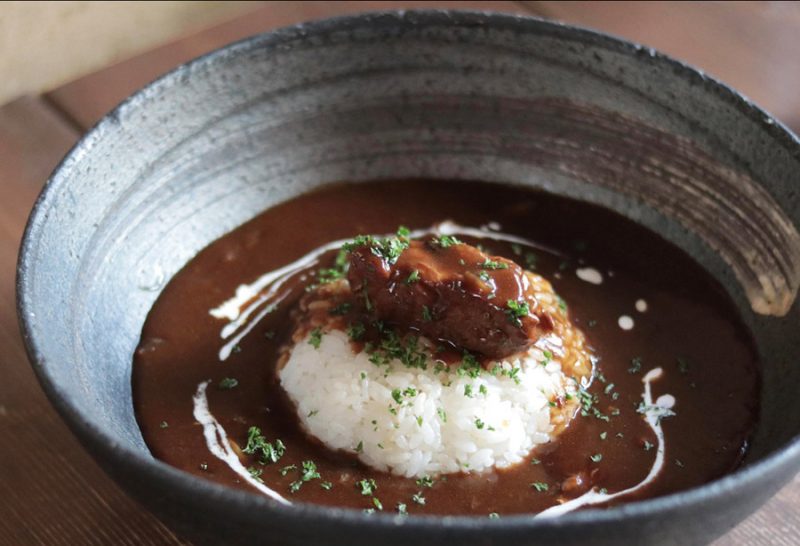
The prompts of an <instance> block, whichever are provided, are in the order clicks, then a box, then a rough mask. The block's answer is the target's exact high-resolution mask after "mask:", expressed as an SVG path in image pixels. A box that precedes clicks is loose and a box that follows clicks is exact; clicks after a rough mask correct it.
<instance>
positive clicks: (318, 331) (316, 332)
mask: <svg viewBox="0 0 800 546" xmlns="http://www.w3.org/2000/svg"><path fill="white" fill-rule="evenodd" d="M308 343H309V344H310V345H311V346H313V347H314V348H315V349H319V345H320V343H322V328H319V327H317V328H314V329H313V330H311V335H310V336H309V338H308Z"/></svg>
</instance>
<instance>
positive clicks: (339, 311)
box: [328, 302, 353, 317]
mask: <svg viewBox="0 0 800 546" xmlns="http://www.w3.org/2000/svg"><path fill="white" fill-rule="evenodd" d="M352 307H353V305H352V304H351V303H348V302H344V303H340V304H339V305H337V306H336V307H333V308H332V309H331V310H330V311H328V314H329V315H331V316H332V317H340V316H342V315H346V314H347V313H349V312H350V309H351V308H352Z"/></svg>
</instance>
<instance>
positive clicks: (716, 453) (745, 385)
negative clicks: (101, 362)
mask: <svg viewBox="0 0 800 546" xmlns="http://www.w3.org/2000/svg"><path fill="white" fill-rule="evenodd" d="M446 219H450V220H453V221H456V222H458V223H459V224H461V225H466V226H475V227H477V226H482V225H485V224H488V223H489V222H497V223H498V224H499V225H500V226H501V230H502V231H503V232H505V233H511V234H515V235H520V236H523V237H526V238H528V239H531V240H534V241H536V242H537V243H539V244H540V245H542V246H543V247H546V248H550V249H554V250H555V251H556V252H555V253H551V252H547V251H542V250H541V249H527V248H526V249H522V251H520V249H519V248H512V247H511V245H509V244H507V243H501V242H497V241H489V240H481V241H477V242H479V243H480V244H482V245H483V246H484V247H485V248H486V250H487V252H488V253H489V254H491V255H499V256H504V257H506V258H509V259H512V260H515V261H516V262H517V263H520V265H522V266H523V267H527V268H529V269H532V270H535V271H536V272H537V273H539V274H541V275H543V276H544V277H545V278H547V279H549V280H550V281H551V282H552V284H553V286H554V288H555V290H556V291H557V292H558V293H559V295H560V296H561V297H562V298H563V299H564V301H565V302H566V305H568V307H569V314H570V316H571V318H572V320H573V322H574V323H575V324H576V325H577V326H578V327H580V328H581V329H582V330H583V332H584V333H585V334H586V336H587V339H588V341H589V344H590V345H591V347H592V348H593V351H594V353H595V355H596V356H597V357H598V358H599V362H598V366H597V370H598V372H599V373H600V375H599V376H598V377H597V378H596V380H595V381H594V382H593V384H592V386H591V388H590V389H589V390H590V392H591V393H593V394H595V395H596V397H597V400H598V402H597V403H596V404H594V407H595V408H596V409H597V410H598V413H599V415H603V416H605V417H606V418H605V419H604V418H598V417H597V416H596V415H593V414H591V413H590V414H589V415H588V416H577V417H576V418H575V419H573V421H572V422H571V424H570V425H569V427H568V428H567V430H566V431H565V432H564V433H563V434H562V435H561V436H559V437H558V438H557V440H555V441H554V442H552V443H550V444H547V445H545V446H542V447H540V448H537V449H535V450H534V452H533V453H532V454H531V456H530V458H529V460H528V461H526V462H525V463H522V464H521V465H519V466H516V467H513V468H510V469H505V470H497V471H491V472H484V473H474V474H457V475H448V476H446V477H441V478H436V479H435V480H434V484H433V486H432V487H426V486H425V485H420V484H417V483H416V482H415V480H413V479H407V478H401V477H397V476H392V475H389V474H386V473H381V472H378V471H375V470H372V469H368V468H365V467H364V466H363V465H361V464H360V463H358V462H357V461H355V460H354V459H353V458H352V457H350V456H347V455H343V454H338V453H333V452H331V451H329V450H327V449H325V448H324V447H322V446H320V445H318V443H316V442H314V441H313V440H310V439H309V438H308V437H307V436H306V435H305V434H304V433H303V432H302V431H301V430H299V426H298V423H297V418H296V416H295V415H294V409H293V407H292V406H291V404H290V403H289V402H288V400H287V399H286V396H285V395H284V393H283V392H282V390H281V388H280V387H279V386H278V385H277V383H276V380H275V378H274V377H275V376H274V366H275V363H276V361H277V358H278V353H279V350H280V347H281V345H282V344H283V343H285V342H286V340H287V339H288V338H289V336H290V335H291V332H290V327H291V321H290V320H289V314H290V312H291V307H292V306H291V302H296V301H297V300H298V299H299V298H300V297H301V296H302V294H303V293H304V286H301V285H298V286H296V287H294V290H293V292H292V297H291V298H289V300H288V302H287V303H288V304H287V305H282V306H281V308H280V309H279V310H278V311H277V312H275V313H272V314H270V315H267V317H266V318H265V319H264V320H262V321H261V322H260V323H259V324H258V325H257V326H256V328H255V329H254V330H253V331H252V332H251V333H250V334H248V335H247V336H246V337H245V338H244V339H243V340H242V341H241V343H240V344H239V345H238V346H237V348H236V350H234V351H233V354H231V356H230V358H228V359H227V360H225V361H224V362H220V360H219V358H218V351H219V348H220V345H221V344H222V343H223V341H222V339H220V337H219V331H220V321H219V320H218V319H215V318H214V317H212V316H210V315H209V310H210V309H212V308H214V307H216V306H218V305H219V304H220V303H221V302H222V301H225V300H227V299H228V298H229V297H230V296H231V295H232V294H233V293H234V292H235V290H236V287H237V286H239V285H240V284H243V283H247V282H251V281H252V280H254V279H255V278H257V277H259V276H260V275H261V274H262V273H264V272H266V271H270V270H274V269H277V268H279V267H281V266H283V265H285V264H286V263H289V262H291V261H293V260H295V259H297V258H299V257H300V256H302V255H303V254H305V253H306V252H308V251H310V250H312V249H313V248H316V247H319V246H321V245H323V244H325V243H328V242H330V241H332V240H337V239H343V238H348V237H353V236H355V235H357V234H363V233H391V232H394V230H395V229H396V228H397V226H398V225H406V226H409V227H412V228H420V227H429V226H431V225H432V224H435V223H437V222H440V221H442V220H446ZM330 259H331V260H332V259H333V255H331V257H330ZM584 266H591V267H593V268H595V269H597V270H598V271H601V272H602V273H603V277H604V281H603V283H602V284H601V285H594V284H591V283H587V282H585V281H583V280H581V279H580V278H578V277H577V276H576V274H575V270H576V268H578V267H584ZM639 299H642V300H644V301H646V302H647V311H645V312H639V311H637V310H636V308H635V302H636V301H637V300H639ZM623 315H626V316H629V317H631V318H632V319H633V322H634V327H633V328H632V329H631V330H627V331H626V330H623V329H621V328H620V326H619V324H618V319H619V317H620V316H623ZM657 366H658V367H661V368H662V369H663V370H664V374H663V376H662V378H661V379H659V380H658V381H657V382H655V383H654V384H653V389H654V395H655V396H658V395H660V394H662V393H670V394H672V395H673V396H674V397H675V399H676V400H677V402H676V405H675V408H674V409H675V412H676V415H675V416H674V417H670V418H668V419H665V420H664V421H663V429H664V432H665V436H666V459H665V460H666V463H665V465H664V467H663V469H662V471H661V473H660V474H659V475H658V477H657V479H656V480H655V481H654V482H653V483H652V484H651V485H650V486H649V487H647V488H646V489H645V490H643V491H639V492H637V493H635V494H632V495H629V496H626V497H625V498H623V499H619V500H614V501H612V502H611V503H610V504H618V503H621V502H628V501H631V500H636V499H639V498H646V497H653V496H658V495H663V494H667V493H670V492H674V491H679V490H682V489H686V488H689V487H693V486H697V485H701V484H703V483H706V482H708V481H711V480H713V479H715V478H718V477H720V476H722V475H724V474H726V473H728V472H730V471H732V470H734V469H735V468H736V467H737V466H738V465H739V464H740V462H741V459H742V457H743V455H744V453H745V451H746V447H747V440H748V438H749V436H750V434H751V433H752V430H753V427H754V424H755V421H756V418H757V411H758V387H759V375H758V366H757V361H756V353H755V350H754V347H753V343H752V340H751V337H750V335H749V333H748V332H747V330H746V329H745V327H744V326H743V325H742V324H741V321H740V320H739V319H738V317H737V313H736V310H735V308H734V306H733V305H732V303H731V302H730V301H729V298H728V297H727V295H726V294H724V292H723V291H722V289H721V288H720V287H719V285H718V284H717V283H716V282H715V281H714V280H713V279H712V278H711V277H710V276H709V275H708V274H707V273H705V272H704V271H703V270H702V269H701V268H700V267H699V266H698V265H697V264H695V263H694V262H693V261H692V260H691V259H690V258H689V257H688V256H687V255H685V254H684V253H683V252H682V251H680V250H679V249H677V248H676V247H674V246H672V245H671V244H669V243H667V242H666V241H664V240H663V239H661V238H660V237H658V236H657V235H655V234H653V233H652V232H650V231H648V230H646V229H644V228H642V227H640V226H637V225H636V224H634V223H633V222H631V221H629V220H626V219H624V218H622V217H621V216H619V215H616V214H614V213H612V212H609V211H607V210H604V209H601V208H598V207H595V206H591V205H587V204H584V203H580V202H577V201H574V200H569V199H565V198H560V197H556V196H552V195H548V194H544V193H539V192H532V191H530V190H527V189H522V188H514V187H509V186H500V185H496V184H486V183H478V182H445V181H424V180H420V181H405V182H375V183H369V184H339V185H331V186H326V187H324V188H322V189H320V190H317V191H314V192H312V193H309V194H306V195H303V196H301V197H298V198H296V199H293V200H291V201H288V202H286V203H283V204H281V205H278V206H276V207H274V208H272V209H270V210H268V211H266V212H265V213H263V214H262V215H260V216H258V217H257V218H255V219H254V220H252V221H250V222H248V223H247V224H245V225H243V226H241V227H240V228H238V229H236V230H235V231H233V232H232V233H230V234H228V235H226V236H225V237H223V238H221V239H219V240H218V241H216V242H214V243H213V244H211V245H210V246H209V247H207V248H206V249H204V250H203V251H202V252H200V253H199V254H198V255H197V256H196V257H195V258H194V259H193V260H192V261H190V262H189V263H188V264H187V265H186V266H185V267H184V268H183V270H181V271H180V272H179V273H178V274H177V275H176V276H175V277H174V278H173V279H172V280H171V281H170V282H169V284H168V285H167V286H166V288H165V289H164V291H163V292H162V294H161V295H160V296H159V298H158V301H157V302H156V304H155V305H154V307H153V309H152V310H151V312H150V314H149V316H148V318H147V321H146V323H145V325H144V328H143V332H142V340H141V344H140V346H139V348H138V349H137V351H136V354H135V357H134V367H133V390H134V405H135V409H136V413H137V418H138V420H139V424H140V426H141V429H142V434H143V436H144V438H145V441H146V442H147V444H148V446H149V447H150V449H151V451H152V453H153V455H154V456H155V457H156V458H159V459H161V460H163V461H165V462H167V463H169V464H171V465H173V466H176V467H178V468H180V469H183V470H185V471H188V472H191V473H193V474H196V475H198V476H202V477H204V478H207V479H213V480H215V481H219V482H221V483H225V484H227V485H231V486H233V487H240V488H245V489H252V488H251V486H249V485H248V484H247V483H245V482H244V481H243V480H241V478H240V477H239V476H237V475H236V474H235V473H234V472H233V471H231V470H230V469H229V468H228V467H227V466H226V465H225V463H223V462H222V461H220V460H218V459H216V458H215V457H214V456H213V455H212V454H211V453H210V452H209V451H208V448H207V446H206V443H205V440H204V437H203V433H202V428H201V426H200V425H199V424H197V423H196V422H195V420H194V418H193V414H192V396H193V394H194V393H195V390H196V388H197V385H198V384H199V383H201V382H203V381H206V380H211V384H210V386H209V389H208V398H209V405H210V408H211V410H212V412H213V413H214V415H215V417H216V418H217V420H218V421H219V422H220V423H221V424H222V425H223V426H224V427H225V429H226V430H227V432H228V435H229V437H230V438H231V439H233V440H235V441H236V442H238V443H239V444H240V445H241V446H244V443H245V441H246V438H247V431H248V428H249V427H250V426H258V427H259V428H261V430H262V433H263V434H264V436H266V438H267V439H270V440H272V439H276V438H280V439H281V440H282V441H283V443H284V444H285V445H286V452H285V454H284V455H283V457H282V458H281V460H280V461H279V462H278V463H276V464H273V465H266V466H263V467H260V466H259V468H260V469H261V470H262V474H261V479H263V480H264V482H265V483H266V484H268V485H269V486H270V487H272V488H273V489H275V490H276V491H278V492H280V493H281V494H282V495H285V496H286V497H287V498H288V499H289V500H291V501H292V502H312V503H318V504H328V505H338V506H348V507H353V508H362V509H371V508H374V505H373V502H372V497H371V496H364V495H362V494H361V492H360V490H359V488H358V487H357V486H356V483H357V482H358V481H359V480H361V479H364V478H372V479H374V480H375V482H376V484H377V486H378V489H377V491H376V493H375V496H376V497H378V498H380V501H381V503H382V505H383V508H384V509H385V510H390V511H391V510H395V509H396V506H397V505H398V504H401V503H402V504H405V505H406V507H407V508H406V509H407V511H408V513H412V514H413V513H424V514H475V515H484V516H485V515H488V514H490V513H498V514H509V513H526V512H527V513H530V512H538V511H541V510H543V509H545V508H547V507H549V506H552V505H554V504H557V503H558V502H559V501H560V500H563V499H568V498H572V497H575V496H577V495H579V494H580V493H582V492H584V491H586V490H587V489H588V488H589V487H591V486H596V487H598V488H604V489H607V490H608V491H609V492H614V491H619V490H622V489H625V488H627V487H631V486H633V485H635V484H637V483H638V482H640V481H641V480H642V479H644V477H645V476H646V475H647V473H648V471H649V469H650V467H651V465H652V462H653V457H654V452H655V450H654V449H653V448H652V446H653V445H654V444H655V443H656V440H655V438H654V435H653V433H652V431H651V429H650V428H649V427H648V426H647V424H646V423H645V421H644V420H643V418H642V415H641V414H639V413H637V410H636V408H637V407H638V405H639V403H640V402H641V391H642V376H643V375H644V374H645V373H646V372H647V371H648V370H650V369H652V368H654V367H657ZM224 378H236V379H237V381H238V385H237V386H236V387H235V388H231V389H220V388H218V384H219V382H220V381H221V380H222V379H224ZM306 460H313V461H314V462H315V463H316V466H317V470H318V472H319V473H320V475H321V476H322V479H321V480H313V481H309V482H308V483H305V484H304V485H303V487H301V488H300V489H299V490H298V491H297V492H295V493H290V492H289V485H290V483H292V482H293V481H295V480H297V477H298V476H297V472H296V471H293V470H290V471H287V472H286V473H285V475H282V474H281V472H280V469H283V468H285V467H287V466H289V465H296V466H297V467H298V468H299V467H300V466H301V463H302V461H306ZM247 464H248V465H249V464H253V462H252V461H251V462H249V463H247ZM256 466H258V465H256ZM323 481H327V482H331V483H332V485H333V487H332V488H331V489H329V490H328V489H324V488H322V487H321V486H320V484H321V483H322V482H323ZM532 484H539V486H538V487H534V486H533V485H532ZM541 484H547V488H546V490H545V489H544V487H543V486H542V485H541ZM415 495H417V496H416V499H417V500H419V499H420V498H424V502H425V504H424V505H422V504H419V503H418V502H415V501H414V500H413V498H414V496H415Z"/></svg>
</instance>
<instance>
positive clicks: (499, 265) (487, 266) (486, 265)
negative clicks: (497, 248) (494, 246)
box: [480, 258, 508, 269]
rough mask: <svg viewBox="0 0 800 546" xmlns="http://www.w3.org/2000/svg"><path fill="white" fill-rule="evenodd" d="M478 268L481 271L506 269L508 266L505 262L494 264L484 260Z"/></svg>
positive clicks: (487, 259)
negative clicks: (480, 268)
mask: <svg viewBox="0 0 800 546" xmlns="http://www.w3.org/2000/svg"><path fill="white" fill-rule="evenodd" d="M480 266H481V267H482V268H483V269H508V264H507V263H505V262H496V261H494V260H490V259H489V258H486V259H485V260H484V261H483V263H482V264H480Z"/></svg>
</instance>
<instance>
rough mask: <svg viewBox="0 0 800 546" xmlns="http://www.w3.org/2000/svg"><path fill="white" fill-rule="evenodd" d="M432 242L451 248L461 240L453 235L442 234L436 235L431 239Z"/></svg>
mask: <svg viewBox="0 0 800 546" xmlns="http://www.w3.org/2000/svg"><path fill="white" fill-rule="evenodd" d="M431 243H433V244H434V245H437V246H440V247H442V248H450V247H451V246H453V245H460V244H461V241H459V240H458V239H456V238H455V237H453V236H452V235H440V236H439V237H434V238H433V239H432V240H431Z"/></svg>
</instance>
